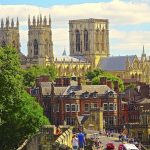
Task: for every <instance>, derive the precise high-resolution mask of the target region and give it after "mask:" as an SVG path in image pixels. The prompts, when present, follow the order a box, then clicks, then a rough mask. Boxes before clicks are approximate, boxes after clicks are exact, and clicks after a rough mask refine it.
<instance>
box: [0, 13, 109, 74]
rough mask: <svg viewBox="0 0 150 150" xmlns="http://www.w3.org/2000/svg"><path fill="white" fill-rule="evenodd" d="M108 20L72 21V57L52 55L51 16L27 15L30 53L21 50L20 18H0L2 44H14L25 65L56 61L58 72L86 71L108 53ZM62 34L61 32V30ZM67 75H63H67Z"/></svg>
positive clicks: (70, 27)
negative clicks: (26, 53)
mask: <svg viewBox="0 0 150 150" xmlns="http://www.w3.org/2000/svg"><path fill="white" fill-rule="evenodd" d="M108 28H109V27H108V20H107V19H93V18H90V19H79V20H70V21H69V40H70V56H62V57H61V58H58V57H55V58H54V55H53V42H52V31H51V18H50V16H49V18H47V17H46V16H44V17H42V15H39V16H37V17H35V16H33V18H32V20H31V19H30V16H29V17H28V44H27V46H28V56H27V57H26V56H24V55H23V54H22V53H21V52H20V36H19V21H18V18H17V21H16V23H14V20H13V19H12V20H11V21H10V19H9V18H6V21H5V24H4V21H3V19H2V20H1V28H0V46H2V47H3V46H5V45H11V46H13V47H15V48H16V49H17V51H18V52H19V54H20V56H21V63H22V65H25V66H27V67H28V66H30V65H34V64H38V65H41V66H47V65H50V64H51V63H53V64H55V66H56V68H57V69H58V72H60V73H62V72H64V73H65V74H67V72H70V71H71V72H72V73H73V74H76V73H77V72H79V70H81V71H80V72H82V71H86V70H88V69H91V68H93V67H97V66H98V65H99V62H100V60H101V59H103V58H105V57H108V55H109V30H108ZM60 35H61V33H60ZM65 74H64V75H65Z"/></svg>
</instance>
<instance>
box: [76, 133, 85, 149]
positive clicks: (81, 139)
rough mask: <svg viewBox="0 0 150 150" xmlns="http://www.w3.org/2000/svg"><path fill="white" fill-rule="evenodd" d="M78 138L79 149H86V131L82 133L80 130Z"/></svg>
mask: <svg viewBox="0 0 150 150" xmlns="http://www.w3.org/2000/svg"><path fill="white" fill-rule="evenodd" d="M78 140H79V150H84V147H85V144H86V141H85V135H84V133H82V131H80V133H79V134H78Z"/></svg>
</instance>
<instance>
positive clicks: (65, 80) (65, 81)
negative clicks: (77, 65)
mask: <svg viewBox="0 0 150 150" xmlns="http://www.w3.org/2000/svg"><path fill="white" fill-rule="evenodd" d="M63 79H64V86H68V85H67V78H65V77H64V78H63Z"/></svg>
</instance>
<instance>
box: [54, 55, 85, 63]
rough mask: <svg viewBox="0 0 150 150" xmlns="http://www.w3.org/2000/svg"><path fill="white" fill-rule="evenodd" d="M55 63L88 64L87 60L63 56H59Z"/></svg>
mask: <svg viewBox="0 0 150 150" xmlns="http://www.w3.org/2000/svg"><path fill="white" fill-rule="evenodd" d="M55 61H58V62H59V61H60V62H62V61H65V62H71V61H72V62H86V60H85V59H84V58H82V57H72V56H66V55H63V56H57V57H55Z"/></svg>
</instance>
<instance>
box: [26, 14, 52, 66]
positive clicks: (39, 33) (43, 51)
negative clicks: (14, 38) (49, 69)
mask: <svg viewBox="0 0 150 150" xmlns="http://www.w3.org/2000/svg"><path fill="white" fill-rule="evenodd" d="M28 29H29V30H28V58H27V61H28V65H30V64H38V65H42V66H46V65H47V63H49V62H52V61H53V42H52V31H51V18H50V17H49V19H47V18H46V16H45V17H44V18H42V15H40V16H37V18H35V16H34V17H33V20H32V22H31V20H30V17H29V18H28Z"/></svg>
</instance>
